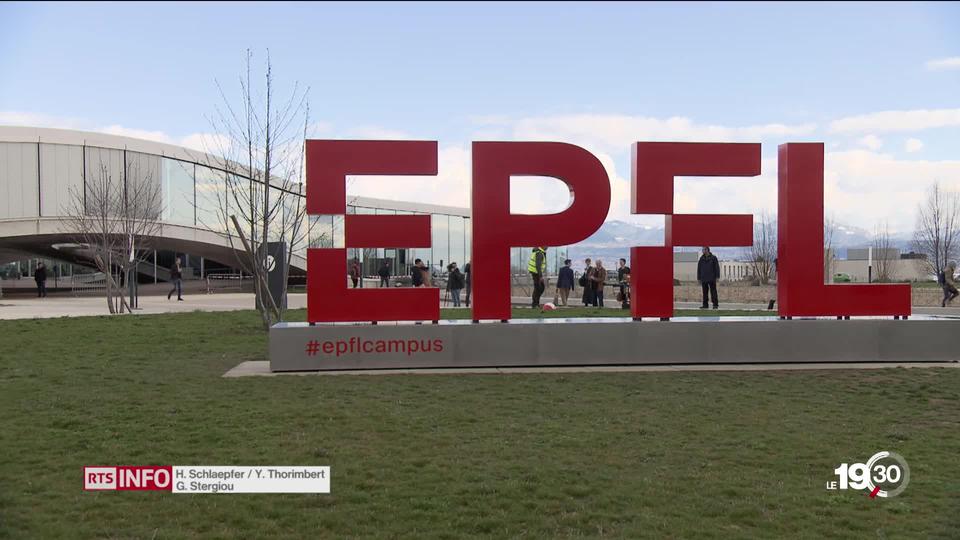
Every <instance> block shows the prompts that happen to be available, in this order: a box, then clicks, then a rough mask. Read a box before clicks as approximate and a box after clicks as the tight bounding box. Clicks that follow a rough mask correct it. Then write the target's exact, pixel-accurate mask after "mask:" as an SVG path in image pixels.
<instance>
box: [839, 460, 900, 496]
mask: <svg viewBox="0 0 960 540" xmlns="http://www.w3.org/2000/svg"><path fill="white" fill-rule="evenodd" d="M833 474H835V475H837V476H838V477H839V478H840V481H839V482H836V481H831V482H827V489H828V490H844V489H857V490H864V491H866V492H867V494H868V495H869V496H870V498H871V499H872V498H876V497H883V498H890V497H896V496H897V495H899V494H901V493H903V490H904V489H906V488H907V484H909V483H910V466H909V465H907V460H905V459H903V456H901V455H900V454H897V453H894V452H887V451H883V452H877V453H876V454H874V455H873V456H871V457H870V459H868V460H867V462H866V463H853V464H850V463H841V464H840V466H839V467H837V468H836V469H834V470H833Z"/></svg>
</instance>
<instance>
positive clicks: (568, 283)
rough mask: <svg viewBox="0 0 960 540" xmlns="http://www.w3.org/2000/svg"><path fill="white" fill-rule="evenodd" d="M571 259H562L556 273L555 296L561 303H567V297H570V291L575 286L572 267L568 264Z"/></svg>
mask: <svg viewBox="0 0 960 540" xmlns="http://www.w3.org/2000/svg"><path fill="white" fill-rule="evenodd" d="M572 262H573V261H571V260H570V259H567V260H565V261H563V268H561V269H560V272H559V274H558V275H557V296H558V298H559V299H560V303H561V304H562V305H564V306H565V305H567V298H569V297H570V291H573V290H574V289H575V288H576V281H575V280H574V279H573V268H572V267H571V266H570V265H571V264H572Z"/></svg>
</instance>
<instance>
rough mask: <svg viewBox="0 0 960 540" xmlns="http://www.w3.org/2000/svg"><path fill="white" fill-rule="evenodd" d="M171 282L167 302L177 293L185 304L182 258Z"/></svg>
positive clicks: (176, 266) (171, 268)
mask: <svg viewBox="0 0 960 540" xmlns="http://www.w3.org/2000/svg"><path fill="white" fill-rule="evenodd" d="M341 268H343V267H342V266H341ZM170 281H172V282H173V288H172V289H170V292H168V293H167V300H170V297H171V296H173V293H177V301H178V302H183V283H182V282H183V268H182V267H181V266H180V257H177V260H176V262H174V263H173V266H171V267H170Z"/></svg>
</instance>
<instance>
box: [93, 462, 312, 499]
mask: <svg viewBox="0 0 960 540" xmlns="http://www.w3.org/2000/svg"><path fill="white" fill-rule="evenodd" d="M83 489H84V490H85V491H170V492H173V493H330V467H296V466H274V465H258V466H252V467H246V466H223V465H210V466H205V465H131V466H128V465H107V466H90V467H84V468H83Z"/></svg>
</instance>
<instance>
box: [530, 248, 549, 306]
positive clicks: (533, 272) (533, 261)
mask: <svg viewBox="0 0 960 540" xmlns="http://www.w3.org/2000/svg"><path fill="white" fill-rule="evenodd" d="M527 271H528V272H530V278H531V279H532V280H533V307H534V308H538V307H540V297H541V296H543V291H544V290H545V289H546V288H547V284H546V282H545V281H544V275H546V273H547V248H545V247H535V248H533V251H532V252H531V253H530V260H529V261H528V262H527Z"/></svg>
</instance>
